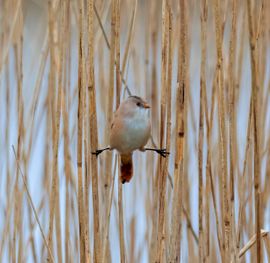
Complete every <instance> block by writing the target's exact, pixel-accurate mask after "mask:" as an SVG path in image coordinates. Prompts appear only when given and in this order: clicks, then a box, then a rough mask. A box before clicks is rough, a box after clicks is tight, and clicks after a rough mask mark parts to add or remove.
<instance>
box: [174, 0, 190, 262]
mask: <svg viewBox="0 0 270 263" xmlns="http://www.w3.org/2000/svg"><path fill="white" fill-rule="evenodd" d="M186 5H187V4H186V1H185V0H180V1H179V6H180V21H179V22H180V26H179V49H178V76H177V91H176V96H177V97H176V98H177V100H176V135H175V136H176V143H175V162H174V188H173V205H172V223H171V225H172V228H171V239H170V241H171V243H170V247H171V251H170V260H171V261H176V262H178V261H179V259H180V258H181V253H180V252H181V228H182V222H181V220H182V203H183V201H182V196H181V194H182V189H183V188H182V177H183V176H184V156H183V155H184V145H185V123H184V118H185V117H184V116H185V114H186V113H185V112H186V109H185V100H186V86H187V76H186V75H187V74H186V64H187V59H188V58H187V46H186V41H187V40H186V38H187V18H186V12H187V8H186ZM176 218H177V220H176Z"/></svg>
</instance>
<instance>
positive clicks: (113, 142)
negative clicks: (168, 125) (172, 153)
mask: <svg viewBox="0 0 270 263" xmlns="http://www.w3.org/2000/svg"><path fill="white" fill-rule="evenodd" d="M149 108H150V106H149V105H148V104H147V102H146V101H144V100H143V99H141V98H140V97H137V96H129V97H128V98H127V99H126V100H125V101H123V102H122V103H121V104H120V106H119V108H118V109H117V110H116V112H115V114H114V117H113V121H112V123H111V129H110V146H109V147H106V148H104V149H100V150H96V151H95V152H93V153H92V154H95V155H96V156H98V155H99V154H100V153H102V152H103V151H105V150H114V149H115V150H117V151H118V152H119V154H120V156H121V166H120V167H121V182H122V183H123V184H124V183H125V182H129V181H130V179H131V177H132V175H133V165H132V154H133V151H135V150H140V151H148V150H149V151H155V152H157V153H159V154H160V155H162V156H163V157H166V156H167V155H168V154H169V152H167V151H166V149H153V148H144V146H145V145H146V144H147V142H148V140H149V138H150V135H151V123H150V118H149Z"/></svg>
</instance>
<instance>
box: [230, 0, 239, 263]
mask: <svg viewBox="0 0 270 263" xmlns="http://www.w3.org/2000/svg"><path fill="white" fill-rule="evenodd" d="M231 8H232V9H231V12H232V25H231V37H230V50H229V145H230V177H229V178H230V190H229V193H230V222H231V233H230V235H231V236H230V238H231V242H230V253H231V259H233V261H234V262H236V261H237V253H238V252H237V251H236V234H235V233H236V232H235V220H234V218H235V203H234V201H235V195H234V185H235V158H236V156H237V154H236V150H237V147H236V145H237V142H236V119H235V106H234V105H235V68H236V67H235V63H236V56H235V50H236V24H237V17H236V12H237V10H238V6H237V2H236V1H233V2H232V7H231Z"/></svg>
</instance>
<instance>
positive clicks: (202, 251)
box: [198, 0, 209, 262]
mask: <svg viewBox="0 0 270 263" xmlns="http://www.w3.org/2000/svg"><path fill="white" fill-rule="evenodd" d="M200 18H201V54H202V55H201V56H202V58H201V76H200V114H199V145H198V164H199V173H198V174H199V180H198V182H199V183H198V186H199V189H198V191H199V195H198V197H199V202H198V203H199V261H200V262H205V261H206V258H208V257H209V229H208V224H209V212H208V211H209V208H208V209H207V210H206V213H207V214H206V215H207V218H206V220H207V222H206V224H207V223H208V224H207V225H206V230H207V233H204V231H203V207H204V196H203V168H202V164H203V138H204V113H205V109H204V101H205V98H204V97H205V90H206V77H205V71H206V23H207V2H206V0H204V1H201V15H200ZM207 202H208V200H206V203H207ZM205 237H206V238H207V239H206V247H204V243H205V242H204V238H205Z"/></svg>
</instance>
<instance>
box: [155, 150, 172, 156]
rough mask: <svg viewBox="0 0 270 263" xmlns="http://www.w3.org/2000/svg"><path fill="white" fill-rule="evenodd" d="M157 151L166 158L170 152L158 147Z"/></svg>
mask: <svg viewBox="0 0 270 263" xmlns="http://www.w3.org/2000/svg"><path fill="white" fill-rule="evenodd" d="M157 153H159V154H160V155H161V156H162V157H164V158H166V157H167V156H168V155H169V154H170V152H167V151H166V149H158V150H157Z"/></svg>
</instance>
